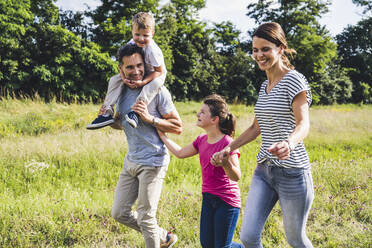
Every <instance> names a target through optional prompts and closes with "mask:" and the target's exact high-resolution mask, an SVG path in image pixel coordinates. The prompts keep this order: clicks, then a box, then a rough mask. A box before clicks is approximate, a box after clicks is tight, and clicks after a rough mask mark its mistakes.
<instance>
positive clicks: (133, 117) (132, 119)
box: [125, 111, 139, 128]
mask: <svg viewBox="0 0 372 248" xmlns="http://www.w3.org/2000/svg"><path fill="white" fill-rule="evenodd" d="M138 118H139V117H138V115H137V114H136V112H134V111H130V112H129V113H128V114H126V115H125V120H126V121H127V122H128V123H129V124H130V125H131V126H132V127H133V128H136V127H137V126H138Z"/></svg>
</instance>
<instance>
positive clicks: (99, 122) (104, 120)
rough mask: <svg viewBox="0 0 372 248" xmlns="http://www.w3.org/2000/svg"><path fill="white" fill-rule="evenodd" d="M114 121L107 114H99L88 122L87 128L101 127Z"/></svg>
mask: <svg viewBox="0 0 372 248" xmlns="http://www.w3.org/2000/svg"><path fill="white" fill-rule="evenodd" d="M114 122H115V120H114V118H112V116H111V115H108V116H104V115H99V116H98V117H97V118H96V119H94V121H92V123H90V124H89V125H88V126H87V129H89V130H93V129H99V128H103V127H106V126H108V125H111V124H112V123H114Z"/></svg>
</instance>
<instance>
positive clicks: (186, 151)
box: [157, 129, 198, 158]
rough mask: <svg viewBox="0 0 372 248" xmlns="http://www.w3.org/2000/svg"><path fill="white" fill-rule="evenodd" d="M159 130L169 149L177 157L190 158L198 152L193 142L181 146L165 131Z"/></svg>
mask: <svg viewBox="0 0 372 248" xmlns="http://www.w3.org/2000/svg"><path fill="white" fill-rule="evenodd" d="M157 130H158V134H159V136H160V139H161V140H162V141H163V142H164V144H165V146H166V147H167V148H168V149H169V151H170V152H171V153H172V154H174V155H175V156H176V157H177V158H188V157H191V156H194V155H196V154H198V151H197V150H196V149H195V147H194V146H193V144H188V145H187V146H185V147H180V146H179V145H178V144H177V143H176V142H174V141H173V140H171V139H170V138H169V137H168V136H167V135H166V134H165V133H163V132H162V131H160V130H159V129H157Z"/></svg>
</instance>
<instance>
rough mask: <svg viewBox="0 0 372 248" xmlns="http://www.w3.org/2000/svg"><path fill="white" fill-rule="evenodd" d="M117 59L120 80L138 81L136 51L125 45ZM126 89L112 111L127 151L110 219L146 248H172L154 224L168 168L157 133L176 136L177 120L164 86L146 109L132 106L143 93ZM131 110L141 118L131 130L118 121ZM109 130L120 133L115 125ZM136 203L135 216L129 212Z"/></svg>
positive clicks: (171, 237)
mask: <svg viewBox="0 0 372 248" xmlns="http://www.w3.org/2000/svg"><path fill="white" fill-rule="evenodd" d="M118 59H119V69H120V70H121V74H122V76H124V77H125V78H126V79H129V80H125V81H127V82H128V81H130V82H134V81H137V80H142V78H143V77H144V60H143V57H142V50H141V49H140V48H138V47H137V46H135V45H125V46H124V47H122V48H120V49H119V52H118ZM117 76H118V75H116V77H117ZM127 86H128V87H126V89H125V90H124V91H123V93H122V94H121V96H120V98H119V100H118V104H117V106H116V112H117V113H119V116H120V117H121V119H120V122H121V125H122V128H123V129H124V132H125V135H126V137H127V142H128V147H129V149H128V154H127V155H126V157H125V159H124V166H123V170H122V172H121V174H120V176H119V180H118V183H117V185H116V189H115V196H114V204H113V207H112V216H113V218H114V219H115V220H117V221H118V222H120V223H122V224H124V225H126V226H128V227H131V228H133V229H135V230H137V231H139V232H141V233H142V235H143V236H144V239H145V244H146V247H147V248H159V247H172V246H173V245H174V244H175V243H176V241H177V236H176V235H175V234H172V233H167V231H165V230H164V229H162V228H160V227H159V226H158V224H157V221H156V211H157V207H158V202H159V198H160V193H161V188H162V183H163V180H164V177H165V174H166V172H167V168H168V164H169V154H168V151H167V149H166V147H165V145H164V144H163V143H162V141H161V140H160V138H159V136H158V134H157V131H156V128H158V129H159V130H162V131H164V132H171V133H177V134H180V133H181V131H182V123H181V119H180V117H179V114H178V112H177V110H176V108H175V106H174V104H173V102H172V99H171V96H170V93H169V92H168V90H167V89H166V88H164V87H162V88H161V90H160V91H159V93H158V94H157V95H156V96H155V98H154V99H153V100H152V101H151V102H150V103H149V104H148V105H146V104H144V103H143V102H139V103H136V98H137V96H138V95H139V94H140V92H141V89H140V88H137V87H136V86H135V84H134V83H128V85H127ZM133 104H134V105H133ZM132 105H133V106H132ZM131 110H134V111H135V112H136V113H137V114H138V116H139V117H140V120H139V122H138V127H137V128H132V127H131V126H130V124H129V123H128V122H127V121H126V120H125V119H124V118H122V117H123V116H125V115H126V114H127V113H129V112H130V111H131ZM112 127H113V128H118V126H114V125H113V126H112ZM136 200H137V203H138V205H137V211H132V206H133V204H134V203H135V201H136Z"/></svg>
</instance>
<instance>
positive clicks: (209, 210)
mask: <svg viewBox="0 0 372 248" xmlns="http://www.w3.org/2000/svg"><path fill="white" fill-rule="evenodd" d="M239 212H240V208H235V207H232V206H230V205H229V204H227V203H226V202H224V201H223V200H221V199H220V198H219V197H218V196H215V195H213V194H209V193H203V203H202V210H201V217H200V243H201V245H202V247H203V248H230V247H232V248H240V247H243V246H242V245H241V244H237V243H235V242H232V238H233V235H234V231H235V227H236V222H237V221H238V218H239Z"/></svg>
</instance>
